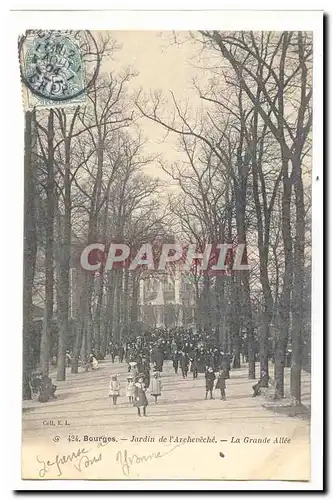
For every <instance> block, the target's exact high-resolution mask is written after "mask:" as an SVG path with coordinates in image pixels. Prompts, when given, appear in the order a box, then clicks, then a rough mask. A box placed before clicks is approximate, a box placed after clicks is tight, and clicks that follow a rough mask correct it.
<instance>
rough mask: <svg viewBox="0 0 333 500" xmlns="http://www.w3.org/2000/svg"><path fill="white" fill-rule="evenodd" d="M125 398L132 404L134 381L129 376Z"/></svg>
mask: <svg viewBox="0 0 333 500" xmlns="http://www.w3.org/2000/svg"><path fill="white" fill-rule="evenodd" d="M126 396H127V397H128V401H129V402H130V403H133V398H134V379H133V377H132V376H131V375H129V376H128V377H127V385H126Z"/></svg>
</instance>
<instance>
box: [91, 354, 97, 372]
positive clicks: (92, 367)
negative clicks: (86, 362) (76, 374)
mask: <svg viewBox="0 0 333 500" xmlns="http://www.w3.org/2000/svg"><path fill="white" fill-rule="evenodd" d="M90 366H91V369H92V370H98V368H99V363H98V361H97V359H96V358H95V356H94V355H93V354H90Z"/></svg>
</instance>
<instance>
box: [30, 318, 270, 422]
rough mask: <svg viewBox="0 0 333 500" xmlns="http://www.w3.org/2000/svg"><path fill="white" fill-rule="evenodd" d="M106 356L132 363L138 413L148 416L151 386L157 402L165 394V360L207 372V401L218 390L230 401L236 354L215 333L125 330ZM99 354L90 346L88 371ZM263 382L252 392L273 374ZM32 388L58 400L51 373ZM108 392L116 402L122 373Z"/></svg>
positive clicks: (131, 388)
mask: <svg viewBox="0 0 333 500" xmlns="http://www.w3.org/2000/svg"><path fill="white" fill-rule="evenodd" d="M108 347H109V349H108V353H107V354H108V355H109V356H110V358H111V361H112V363H115V362H116V361H118V362H119V363H126V365H127V367H128V376H127V383H126V387H125V395H126V397H127V398H128V402H129V404H131V405H133V406H134V407H136V408H137V412H138V415H139V416H141V415H144V416H146V415H147V413H146V408H147V406H148V399H147V394H146V393H147V390H148V389H150V394H151V396H152V397H153V398H154V401H155V403H157V402H158V398H159V397H160V396H161V394H162V382H161V374H162V372H163V365H164V362H165V361H166V360H170V361H171V362H172V366H173V370H174V373H175V374H176V375H177V374H178V373H180V374H181V376H182V378H183V379H187V378H188V376H189V374H190V376H192V378H193V379H197V378H198V376H199V374H203V375H204V380H205V385H204V387H205V399H207V398H208V397H209V398H210V399H214V396H213V394H214V392H213V391H214V389H215V390H217V391H219V394H220V399H221V400H225V399H226V380H227V379H229V378H230V369H231V366H232V364H233V358H234V356H233V355H232V353H230V352H224V351H223V348H222V346H221V344H220V343H219V342H218V341H217V339H216V336H215V335H214V334H213V333H212V334H207V333H203V332H194V331H193V330H192V329H191V328H188V329H187V328H182V327H181V328H171V329H166V328H163V329H162V328H159V329H152V330H149V331H147V332H145V334H144V335H136V334H135V333H131V334H127V335H125V336H124V338H123V340H122V341H121V342H110V343H109V346H108ZM71 361H72V357H71V353H70V352H69V351H67V352H66V365H67V366H70V365H71ZM99 366H100V365H99V362H98V360H97V355H96V354H95V352H94V349H93V350H92V352H91V354H90V356H88V359H87V361H86V363H85V368H86V370H90V369H91V370H98V369H99ZM261 375H262V376H261V378H260V380H259V381H258V382H257V383H256V384H255V385H254V386H253V391H254V392H253V396H257V395H259V394H260V392H261V388H262V387H265V386H267V384H268V382H269V376H268V374H267V373H263V374H261ZM31 389H32V392H34V393H36V394H38V399H39V401H41V402H46V401H48V400H50V399H54V398H55V391H56V386H55V385H53V384H52V380H51V379H50V378H49V377H46V378H45V376H44V377H43V376H42V375H41V374H39V376H38V377H35V378H33V379H32V382H31ZM109 396H110V398H112V403H113V405H116V404H117V400H118V398H119V396H120V382H119V380H118V375H116V374H113V375H112V377H111V380H110V383H109Z"/></svg>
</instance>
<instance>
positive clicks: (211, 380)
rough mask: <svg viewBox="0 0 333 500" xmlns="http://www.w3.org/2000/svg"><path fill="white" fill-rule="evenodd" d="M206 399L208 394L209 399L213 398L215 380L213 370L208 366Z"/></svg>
mask: <svg viewBox="0 0 333 500" xmlns="http://www.w3.org/2000/svg"><path fill="white" fill-rule="evenodd" d="M205 376H206V398H205V399H207V396H208V393H210V399H214V398H213V389H214V380H215V373H214V370H213V368H212V367H211V366H210V367H209V368H208V370H207V371H206V375H205Z"/></svg>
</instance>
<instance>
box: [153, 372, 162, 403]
mask: <svg viewBox="0 0 333 500" xmlns="http://www.w3.org/2000/svg"><path fill="white" fill-rule="evenodd" d="M161 391H162V382H161V378H160V373H159V372H157V371H156V372H154V373H153V378H152V380H151V395H152V396H154V398H155V403H157V398H158V396H160V395H161Z"/></svg>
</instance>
